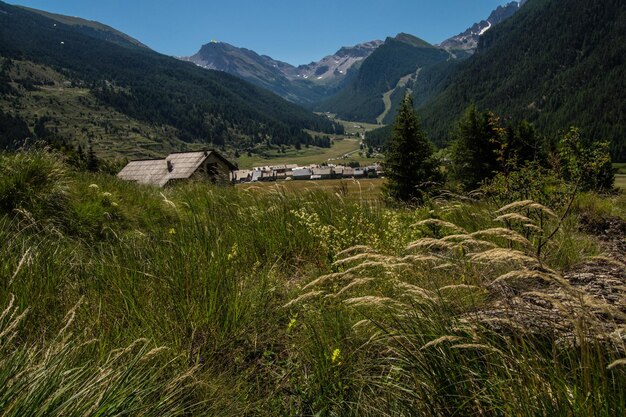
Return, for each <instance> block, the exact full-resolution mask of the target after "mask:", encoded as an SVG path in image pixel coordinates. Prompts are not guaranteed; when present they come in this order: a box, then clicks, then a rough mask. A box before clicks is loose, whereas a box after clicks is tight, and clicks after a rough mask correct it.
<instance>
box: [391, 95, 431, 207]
mask: <svg viewBox="0 0 626 417" xmlns="http://www.w3.org/2000/svg"><path fill="white" fill-rule="evenodd" d="M385 175H386V176H387V184H386V186H385V192H386V194H387V195H388V196H389V197H391V198H393V199H395V200H399V201H404V202H421V201H422V200H423V193H424V191H426V189H427V188H429V187H430V186H431V185H432V182H433V181H436V180H438V179H439V178H438V177H439V175H438V171H437V164H436V163H435V161H434V159H433V145H432V144H431V143H430V142H429V141H428V139H427V138H426V134H425V133H424V131H423V130H422V128H421V126H420V123H419V120H418V118H417V114H416V113H415V109H414V107H413V99H412V98H411V96H410V95H406V96H405V98H404V100H403V101H402V103H401V104H400V108H399V109H398V115H397V117H396V121H395V124H394V126H393V133H392V136H391V138H390V139H389V142H388V143H387V149H386V152H385Z"/></svg>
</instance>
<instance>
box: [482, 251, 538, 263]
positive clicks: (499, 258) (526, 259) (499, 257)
mask: <svg viewBox="0 0 626 417" xmlns="http://www.w3.org/2000/svg"><path fill="white" fill-rule="evenodd" d="M470 259H471V260H472V261H474V262H480V263H484V264H489V265H492V264H503V263H513V264H531V265H536V264H537V263H538V262H537V260H536V259H535V258H533V257H531V256H528V255H526V254H525V253H523V252H521V251H518V250H514V249H505V248H496V249H490V250H487V251H485V252H480V253H476V254H474V255H472V256H471V257H470Z"/></svg>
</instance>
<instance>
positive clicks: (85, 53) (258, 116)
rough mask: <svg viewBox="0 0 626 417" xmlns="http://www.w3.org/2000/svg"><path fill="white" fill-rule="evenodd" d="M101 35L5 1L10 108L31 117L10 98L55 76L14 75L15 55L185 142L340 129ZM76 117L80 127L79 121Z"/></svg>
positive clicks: (1, 51)
mask: <svg viewBox="0 0 626 417" xmlns="http://www.w3.org/2000/svg"><path fill="white" fill-rule="evenodd" d="M101 34H102V32H101V31H98V30H94V31H86V30H85V29H84V27H83V26H80V25H76V24H71V25H68V24H65V23H61V22H60V20H59V19H51V18H48V17H46V16H43V15H41V14H39V13H34V12H31V11H29V10H25V9H22V8H18V7H14V6H10V5H8V4H6V3H2V2H0V58H2V66H1V67H0V91H2V95H1V96H0V101H1V102H4V104H5V105H4V106H3V107H4V108H5V109H7V111H5V113H7V114H11V116H12V117H21V118H25V119H29V118H30V119H31V120H32V118H33V117H34V114H33V108H34V107H31V108H29V109H27V108H22V107H23V106H20V105H17V106H16V105H13V104H11V103H19V102H20V99H21V98H23V96H28V95H29V94H31V93H32V92H37V91H40V90H42V89H45V88H46V87H50V86H49V85H48V84H50V83H51V82H52V81H51V80H50V79H49V77H48V78H45V77H44V78H45V79H44V80H43V81H42V80H37V78H36V77H34V71H33V70H31V69H27V70H26V71H22V72H23V73H22V76H21V77H20V79H19V80H17V81H16V80H15V79H14V77H15V71H14V69H13V62H18V63H20V65H22V66H23V65H26V64H28V65H32V66H33V67H43V69H42V70H41V71H43V72H49V73H51V74H57V75H58V76H59V77H62V80H60V81H59V82H62V84H61V85H60V86H59V85H55V86H56V87H59V88H63V87H65V88H81V89H82V91H81V94H84V95H85V97H84V99H85V100H91V101H90V103H91V104H90V105H91V106H95V107H96V108H97V110H102V109H104V108H110V109H112V110H114V111H115V112H117V113H119V114H121V115H123V116H124V117H128V118H130V119H132V120H136V121H139V122H141V123H142V124H146V125H149V126H153V127H157V129H156V130H157V131H158V130H164V131H170V132H171V131H173V132H174V136H175V139H176V140H182V141H185V142H202V143H208V142H213V143H214V144H218V145H222V144H224V143H236V144H237V146H246V145H245V144H246V143H253V142H258V141H268V140H269V141H271V142H273V143H276V144H290V143H296V142H303V143H304V142H306V140H307V139H308V138H309V136H308V134H307V133H305V132H304V129H310V130H314V131H323V132H334V131H335V130H336V129H337V130H340V129H341V128H340V127H338V126H336V125H334V124H333V123H331V122H330V121H329V120H328V119H326V118H324V117H321V116H317V115H314V114H312V113H310V112H308V111H306V110H304V109H302V108H300V107H298V106H296V105H294V104H292V103H289V102H287V101H285V100H283V99H281V98H279V97H278V96H276V95H274V94H272V93H270V92H268V91H266V90H263V89H261V88H258V87H255V86H253V85H251V84H248V83H247V82H244V81H242V80H240V79H238V78H236V77H233V76H230V75H228V74H225V73H221V72H217V71H207V70H205V69H202V68H198V67H197V66H195V65H193V64H191V63H186V62H181V61H179V60H177V59H175V58H171V57H167V56H164V55H161V54H158V53H156V52H153V51H151V50H149V49H147V48H144V47H141V46H140V45H136V44H135V43H132V42H126V43H124V42H121V41H120V38H119V37H118V38H116V39H115V41H109V40H106V39H103V36H101ZM24 74H26V75H24ZM29 74H31V75H32V77H30V78H29ZM0 104H2V103H0ZM25 112H28V114H25ZM80 113H84V112H82V111H81V112H80ZM38 116H42V115H41V114H39V115H38ZM87 117H88V114H85V119H86V118H87ZM50 119H54V116H50ZM52 122H56V123H61V124H63V123H64V120H56V121H55V120H52ZM73 123H75V124H76V126H77V128H80V123H81V120H75V121H73ZM94 139H96V140H97V138H94ZM157 140H158V138H157Z"/></svg>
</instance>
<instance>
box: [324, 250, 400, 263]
mask: <svg viewBox="0 0 626 417" xmlns="http://www.w3.org/2000/svg"><path fill="white" fill-rule="evenodd" d="M391 259H392V258H391V257H389V256H386V255H379V254H377V253H359V254H356V255H353V256H350V257H348V258H343V259H339V260H337V261H335V262H333V265H334V266H339V265H345V264H349V263H352V262H357V261H363V260H371V261H380V262H387V261H389V260H391Z"/></svg>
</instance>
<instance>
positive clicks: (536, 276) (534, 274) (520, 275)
mask: <svg viewBox="0 0 626 417" xmlns="http://www.w3.org/2000/svg"><path fill="white" fill-rule="evenodd" d="M517 280H541V281H545V282H556V283H558V284H559V285H561V286H566V285H567V286H569V284H568V283H567V281H565V280H564V279H563V278H562V277H561V276H559V275H556V274H550V273H545V272H542V271H534V270H531V269H521V270H517V271H510V272H507V273H506V274H503V275H500V276H499V277H498V278H496V279H494V280H493V281H492V284H501V283H504V282H509V281H517Z"/></svg>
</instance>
